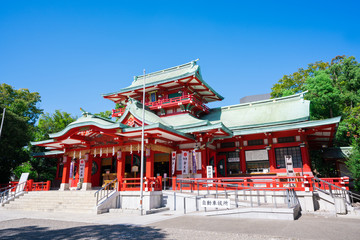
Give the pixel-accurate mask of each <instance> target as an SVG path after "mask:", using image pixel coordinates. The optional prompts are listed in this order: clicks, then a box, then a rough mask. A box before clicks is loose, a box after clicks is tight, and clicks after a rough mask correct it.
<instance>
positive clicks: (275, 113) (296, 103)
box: [202, 94, 310, 130]
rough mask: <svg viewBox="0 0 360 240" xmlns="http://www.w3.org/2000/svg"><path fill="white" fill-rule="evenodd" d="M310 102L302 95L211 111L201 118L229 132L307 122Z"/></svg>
mask: <svg viewBox="0 0 360 240" xmlns="http://www.w3.org/2000/svg"><path fill="white" fill-rule="evenodd" d="M309 106H310V102H309V101H307V100H304V98H303V94H296V95H292V96H288V97H282V98H276V99H269V100H264V101H257V102H250V103H244V104H237V105H233V106H227V107H221V108H215V109H211V110H210V113H209V114H207V115H204V116H203V117H202V119H203V120H208V121H210V122H211V123H212V124H215V123H219V122H222V123H223V124H224V125H225V126H226V127H228V128H229V129H231V130H237V129H242V128H251V127H261V126H266V125H274V124H284V123H294V122H300V121H306V120H309V116H310V115H309V114H310V113H309Z"/></svg>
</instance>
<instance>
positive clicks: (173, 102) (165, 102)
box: [145, 94, 210, 113]
mask: <svg viewBox="0 0 360 240" xmlns="http://www.w3.org/2000/svg"><path fill="white" fill-rule="evenodd" d="M180 102H181V103H182V104H187V103H194V104H195V106H197V107H199V108H201V109H202V110H203V111H204V112H207V113H208V112H209V110H210V109H209V107H208V106H206V105H205V104H204V103H202V102H201V101H200V100H199V99H198V98H197V97H195V96H194V94H188V95H184V96H180V97H174V98H168V99H161V100H158V101H155V102H146V103H145V105H146V106H148V107H149V108H150V109H151V110H154V109H158V108H159V107H162V108H163V107H170V106H177V105H178V103H180Z"/></svg>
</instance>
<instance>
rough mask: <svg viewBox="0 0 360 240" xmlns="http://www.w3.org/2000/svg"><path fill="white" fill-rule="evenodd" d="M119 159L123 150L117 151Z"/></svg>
mask: <svg viewBox="0 0 360 240" xmlns="http://www.w3.org/2000/svg"><path fill="white" fill-rule="evenodd" d="M117 159H121V150H118V151H117Z"/></svg>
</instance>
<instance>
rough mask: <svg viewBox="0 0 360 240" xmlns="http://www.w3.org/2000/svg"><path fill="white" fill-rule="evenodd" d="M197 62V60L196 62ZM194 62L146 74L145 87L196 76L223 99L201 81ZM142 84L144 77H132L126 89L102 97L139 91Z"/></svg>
mask: <svg viewBox="0 0 360 240" xmlns="http://www.w3.org/2000/svg"><path fill="white" fill-rule="evenodd" d="M196 61H197V60H196ZM196 61H192V62H189V63H185V64H183V65H179V66H176V67H172V68H168V69H164V70H161V71H157V72H153V73H149V74H146V76H145V77H146V79H145V87H151V86H155V85H158V84H161V83H167V82H172V81H175V80H178V79H181V78H185V77H189V76H194V75H196V76H197V77H198V79H199V80H200V81H201V82H202V83H203V84H204V85H205V86H206V87H207V88H208V89H209V90H210V91H211V92H213V93H214V94H215V95H216V96H217V97H218V98H219V99H220V100H222V99H224V98H223V97H222V96H221V95H220V94H218V93H217V92H216V91H215V90H214V89H213V88H211V87H210V86H209V85H208V84H207V83H206V82H205V81H204V80H203V79H202V76H201V73H200V67H199V65H196ZM143 83H144V76H143V75H140V76H135V77H134V81H133V82H132V84H131V85H130V86H128V87H125V88H123V89H121V90H119V91H117V92H113V93H107V94H102V96H103V97H106V96H110V95H113V94H118V93H124V92H129V91H133V90H136V89H140V88H142V87H143Z"/></svg>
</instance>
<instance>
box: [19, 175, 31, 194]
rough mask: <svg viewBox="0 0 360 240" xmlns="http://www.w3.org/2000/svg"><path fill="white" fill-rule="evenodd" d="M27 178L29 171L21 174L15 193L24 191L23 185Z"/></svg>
mask: <svg viewBox="0 0 360 240" xmlns="http://www.w3.org/2000/svg"><path fill="white" fill-rule="evenodd" d="M28 178H29V173H22V174H21V176H20V180H19V183H18V185H17V186H16V192H17V193H18V192H22V191H24V188H25V185H26V182H27V180H28Z"/></svg>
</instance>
